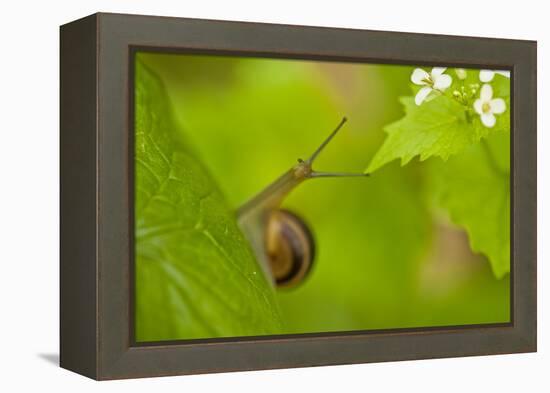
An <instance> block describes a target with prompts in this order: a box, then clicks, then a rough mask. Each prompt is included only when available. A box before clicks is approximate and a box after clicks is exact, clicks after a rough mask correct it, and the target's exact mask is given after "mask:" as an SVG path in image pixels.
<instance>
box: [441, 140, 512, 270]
mask: <svg viewBox="0 0 550 393" xmlns="http://www.w3.org/2000/svg"><path fill="white" fill-rule="evenodd" d="M509 159H510V133H498V134H495V135H492V136H491V137H489V138H488V139H486V140H484V141H483V142H482V143H479V144H476V145H474V146H471V147H469V148H468V149H467V150H466V151H464V152H463V153H462V154H460V155H457V156H454V157H452V158H450V159H449V160H448V161H447V162H446V163H443V162H441V161H439V162H437V161H436V162H434V163H433V166H432V170H433V175H434V179H435V182H434V186H435V189H436V195H437V201H438V202H439V204H440V206H441V207H443V208H444V209H445V210H446V211H448V212H449V215H450V217H451V220H452V221H453V222H454V223H455V224H457V225H459V226H461V227H463V228H464V229H465V230H466V232H467V233H468V237H469V239H470V247H471V248H472V250H473V251H475V252H479V253H482V254H484V255H486V256H487V257H488V259H489V261H490V263H491V267H492V269H493V273H494V274H495V276H496V277H497V278H502V277H503V276H504V275H505V274H506V273H508V272H509V271H510V161H509Z"/></svg>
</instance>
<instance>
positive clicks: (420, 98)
mask: <svg viewBox="0 0 550 393" xmlns="http://www.w3.org/2000/svg"><path fill="white" fill-rule="evenodd" d="M431 92H432V88H431V87H429V86H426V87H423V88H422V89H420V90H418V93H416V97H414V102H415V104H416V105H420V104H422V103H423V102H424V100H425V99H426V97H428V94H430V93H431Z"/></svg>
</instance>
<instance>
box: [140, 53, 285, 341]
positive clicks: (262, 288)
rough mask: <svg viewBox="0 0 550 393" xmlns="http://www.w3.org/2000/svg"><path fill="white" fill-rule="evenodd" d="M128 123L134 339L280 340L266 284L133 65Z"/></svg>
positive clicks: (153, 81)
mask: <svg viewBox="0 0 550 393" xmlns="http://www.w3.org/2000/svg"><path fill="white" fill-rule="evenodd" d="M135 122H136V133H135V180H136V181H135V183H136V185H135V187H136V188H135V238H136V249H135V252H136V282H135V286H136V321H135V322H136V339H137V341H158V340H176V339H192V338H205V337H227V336H246V335H261V334H275V333H277V332H279V331H280V329H281V321H280V316H279V311H278V306H277V304H276V302H275V299H274V294H273V291H272V289H271V286H270V284H269V283H268V282H267V281H266V280H265V278H264V277H263V275H262V273H261V269H260V267H259V266H258V265H257V262H256V260H255V258H254V257H253V254H252V252H251V250H250V247H249V245H248V243H247V242H246V240H245V239H244V237H243V235H242V233H241V232H240V230H239V229H238V227H237V224H236V221H235V217H234V214H233V212H232V211H231V210H230V209H229V207H228V205H227V203H226V201H225V199H224V197H223V195H222V194H221V192H220V191H219V189H218V187H217V185H216V184H215V183H214V181H213V179H212V178H211V176H210V174H209V173H208V171H207V170H206V169H205V167H204V166H203V165H202V164H201V162H200V159H198V157H197V156H196V154H195V153H193V151H192V150H191V149H190V148H189V143H188V142H186V141H185V140H184V138H183V134H182V132H181V130H180V129H179V127H178V125H177V122H176V121H175V120H174V115H173V113H172V110H171V107H170V102H169V100H168V98H167V95H166V93H165V91H164V87H163V85H162V83H161V82H160V80H159V79H158V78H157V77H156V76H155V75H154V74H153V73H152V72H151V71H149V70H148V69H147V68H146V66H144V65H143V64H142V63H141V62H140V61H137V62H136V79H135Z"/></svg>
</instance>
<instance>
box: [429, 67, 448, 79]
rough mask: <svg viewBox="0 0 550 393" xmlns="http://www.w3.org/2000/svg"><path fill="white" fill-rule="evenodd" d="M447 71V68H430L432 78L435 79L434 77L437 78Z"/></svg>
mask: <svg viewBox="0 0 550 393" xmlns="http://www.w3.org/2000/svg"><path fill="white" fill-rule="evenodd" d="M446 69H447V67H434V68H432V72H431V74H432V77H436V76H439V75H441V74H443V73H444V72H445V70H446Z"/></svg>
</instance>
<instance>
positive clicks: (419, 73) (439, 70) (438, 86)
mask: <svg viewBox="0 0 550 393" xmlns="http://www.w3.org/2000/svg"><path fill="white" fill-rule="evenodd" d="M446 69H447V68H445V67H434V68H432V71H431V72H430V73H429V74H428V73H427V72H426V71H424V70H423V69H422V68H417V69H415V70H414V71H413V73H412V75H411V81H412V83H414V84H415V85H419V86H424V87H423V88H422V89H420V90H419V91H418V93H416V97H415V98H414V102H415V103H416V105H420V104H422V102H424V100H425V99H426V98H427V97H428V95H429V94H430V93H431V92H432V91H434V90H437V91H443V90H445V89H446V88H448V87H449V86H451V83H452V82H453V79H452V78H451V77H450V76H449V75H447V74H444V72H445V70H446Z"/></svg>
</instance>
